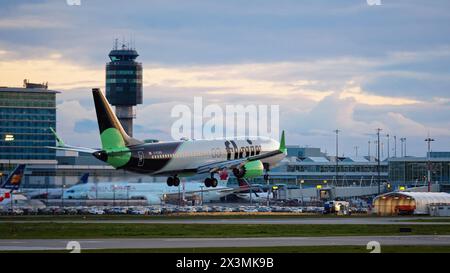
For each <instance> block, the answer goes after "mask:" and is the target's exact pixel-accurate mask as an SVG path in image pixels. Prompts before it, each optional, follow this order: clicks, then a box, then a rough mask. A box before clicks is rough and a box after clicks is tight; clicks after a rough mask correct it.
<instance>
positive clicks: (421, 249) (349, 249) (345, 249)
mask: <svg viewBox="0 0 450 273" xmlns="http://www.w3.org/2000/svg"><path fill="white" fill-rule="evenodd" d="M5 252H6V251H4V252H2V251H0V253H5ZM7 252H8V253H11V252H12V253H30V252H31V253H67V252H68V251H67V250H46V251H7ZM369 252H370V250H367V249H366V247H364V246H280V247H217V248H150V249H86V250H82V253H369ZM381 253H450V246H383V247H381Z"/></svg>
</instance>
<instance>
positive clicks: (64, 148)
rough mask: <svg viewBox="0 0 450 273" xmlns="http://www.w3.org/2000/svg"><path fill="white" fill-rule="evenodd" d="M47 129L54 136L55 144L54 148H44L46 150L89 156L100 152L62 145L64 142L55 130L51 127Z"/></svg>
mask: <svg viewBox="0 0 450 273" xmlns="http://www.w3.org/2000/svg"><path fill="white" fill-rule="evenodd" d="M49 129H50V131H51V132H52V133H53V135H54V136H55V138H56V142H57V144H56V147H54V146H46V148H49V149H55V150H62V151H73V152H83V153H90V154H92V153H95V152H98V151H100V149H92V148H86V147H77V146H72V145H66V144H65V143H64V141H63V140H62V139H61V138H60V137H59V136H58V134H56V132H55V130H54V129H53V128H52V127H50V128H49Z"/></svg>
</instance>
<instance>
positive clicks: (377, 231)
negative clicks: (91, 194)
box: [0, 222, 450, 239]
mask: <svg viewBox="0 0 450 273" xmlns="http://www.w3.org/2000/svg"><path fill="white" fill-rule="evenodd" d="M400 227H406V226H405V225H290V224H288V225H283V224H281V225H273V224H261V225H260V224H222V225H220V224H217V225H211V224H177V225H172V224H129V223H126V224H119V223H85V224H78V223H51V222H49V223H0V239H52V238H54V239H63V238H77V239H83V238H158V237H269V236H275V237H276V236H345V235H348V236H351V235H356V236H362V235H449V234H450V226H449V225H408V227H410V228H412V232H410V233H401V232H399V228H400Z"/></svg>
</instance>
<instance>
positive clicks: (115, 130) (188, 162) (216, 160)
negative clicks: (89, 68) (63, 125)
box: [49, 89, 286, 187]
mask: <svg viewBox="0 0 450 273" xmlns="http://www.w3.org/2000/svg"><path fill="white" fill-rule="evenodd" d="M92 94H93V98H94V104H95V110H96V114H97V122H98V126H99V130H100V139H101V143H102V149H91V148H85V147H75V146H69V145H66V144H65V143H64V142H63V141H62V140H61V139H60V138H59V137H58V136H56V137H57V140H58V146H57V147H49V148H55V149H61V150H71V151H79V152H88V153H91V154H93V155H94V156H95V157H96V158H98V159H100V160H102V161H104V162H107V163H108V164H110V165H111V166H113V167H115V168H116V169H124V170H127V171H132V172H136V173H142V174H149V175H153V176H168V178H167V185H168V186H178V185H179V184H180V179H179V176H188V175H194V174H209V177H207V178H206V179H205V180H204V184H205V186H206V187H216V186H217V185H218V180H217V179H216V178H214V174H215V173H218V172H219V171H221V170H224V169H229V170H232V172H233V174H234V175H235V176H236V177H237V178H244V179H245V178H252V177H257V176H261V175H263V174H264V171H266V172H267V171H268V170H269V169H270V168H272V167H273V166H275V165H276V164H278V162H280V161H281V160H282V159H283V158H284V157H285V156H286V146H285V138H284V131H283V132H282V134H281V140H280V143H278V142H277V141H275V140H273V139H271V138H267V137H261V136H257V137H238V138H235V139H214V140H185V141H170V142H157V143H144V142H142V141H140V140H137V139H134V138H132V137H130V136H128V135H127V134H126V132H125V131H124V129H123V128H122V125H121V124H120V122H119V120H118V119H117V117H116V115H115V114H114V112H113V110H112V109H111V106H110V105H109V103H108V101H107V99H106V98H105V96H104V95H103V93H102V92H101V91H100V90H99V89H93V90H92ZM265 177H267V174H266V175H265Z"/></svg>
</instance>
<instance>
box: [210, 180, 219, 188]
mask: <svg viewBox="0 0 450 273" xmlns="http://www.w3.org/2000/svg"><path fill="white" fill-rule="evenodd" d="M217 184H218V182H217V179H215V178H212V179H211V187H213V188H215V187H217Z"/></svg>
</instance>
